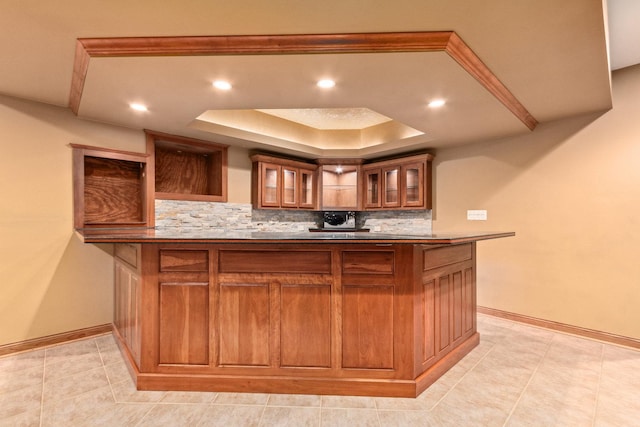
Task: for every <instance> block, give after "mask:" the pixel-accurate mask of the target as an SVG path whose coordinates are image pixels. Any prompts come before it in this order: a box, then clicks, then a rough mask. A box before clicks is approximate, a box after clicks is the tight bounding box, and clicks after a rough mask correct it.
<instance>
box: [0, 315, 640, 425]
mask: <svg viewBox="0 0 640 427" xmlns="http://www.w3.org/2000/svg"><path fill="white" fill-rule="evenodd" d="M478 330H479V331H480V334H481V343H480V345H479V346H478V347H477V348H476V349H474V350H473V351H472V352H471V353H470V354H469V355H467V357H465V358H464V359H463V360H462V361H461V362H460V363H459V364H458V365H456V366H455V367H454V368H453V369H451V370H450V371H449V372H447V373H446V374H445V375H444V376H443V377H442V378H440V379H439V380H438V381H437V382H436V383H435V384H433V385H432V386H431V387H430V388H429V389H427V390H426V391H425V392H424V393H422V394H421V395H420V396H419V397H418V398H416V399H404V398H372V397H344V396H315V395H279V394H259V393H256V394H240V393H238V394H236V393H179V392H148V391H147V392H145V391H136V390H135V388H134V386H133V383H132V381H131V379H130V377H129V374H128V372H127V369H126V367H125V365H124V362H123V359H122V357H121V355H120V353H119V351H118V348H117V346H116V344H115V341H114V339H113V337H112V336H111V335H103V336H100V337H96V338H91V339H85V340H80V341H75V342H72V343H67V344H63V345H59V346H55V347H50V348H47V349H43V350H35V351H30V352H26V353H22V354H18V355H12V356H6V357H3V358H0V426H11V427H15V426H41V427H45V426H65V427H66V426H172V427H174V426H225V427H227V426H285V425H286V426H349V427H355V426H456V427H459V426H483V427H484V426H536V427H539V426H640V351H635V350H631V349H627V348H623V347H617V346H613V345H608V344H603V343H600V342H597V341H591V340H587V339H582V338H579V337H574V336H571V335H565V334H561V333H556V332H553V331H549V330H545V329H539V328H533V327H530V326H527V325H522V324H519V323H514V322H509V321H506V320H503V319H499V318H495V317H491V316H484V315H479V316H478Z"/></svg>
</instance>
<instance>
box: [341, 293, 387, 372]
mask: <svg viewBox="0 0 640 427" xmlns="http://www.w3.org/2000/svg"><path fill="white" fill-rule="evenodd" d="M342 307H343V315H342V366H343V367H344V368H370V369H393V287H392V286H385V287H383V286H375V287H373V286H372V287H365V286H363V287H359V286H345V287H344V288H343V302H342Z"/></svg>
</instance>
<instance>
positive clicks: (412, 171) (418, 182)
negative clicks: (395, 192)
mask: <svg viewBox="0 0 640 427" xmlns="http://www.w3.org/2000/svg"><path fill="white" fill-rule="evenodd" d="M402 180H403V187H404V192H403V200H402V206H412V207H423V206H424V164H423V163H414V164H408V165H403V166H402Z"/></svg>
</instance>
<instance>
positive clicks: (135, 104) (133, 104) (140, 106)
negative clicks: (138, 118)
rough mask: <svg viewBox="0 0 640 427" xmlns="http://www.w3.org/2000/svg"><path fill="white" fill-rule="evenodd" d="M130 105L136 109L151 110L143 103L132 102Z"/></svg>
mask: <svg viewBox="0 0 640 427" xmlns="http://www.w3.org/2000/svg"><path fill="white" fill-rule="evenodd" d="M129 107H131V108H132V109H134V110H136V111H149V109H148V108H147V106H146V105H143V104H137V103H135V102H134V103H131V104H129Z"/></svg>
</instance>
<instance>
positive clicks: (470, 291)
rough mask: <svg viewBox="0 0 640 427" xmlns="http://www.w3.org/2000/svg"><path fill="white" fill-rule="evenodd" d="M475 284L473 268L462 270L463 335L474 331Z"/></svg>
mask: <svg viewBox="0 0 640 427" xmlns="http://www.w3.org/2000/svg"><path fill="white" fill-rule="evenodd" d="M475 290H476V283H475V275H474V270H473V267H468V268H466V269H465V270H464V333H465V334H466V333H468V332H470V331H475V330H476V292H475Z"/></svg>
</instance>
